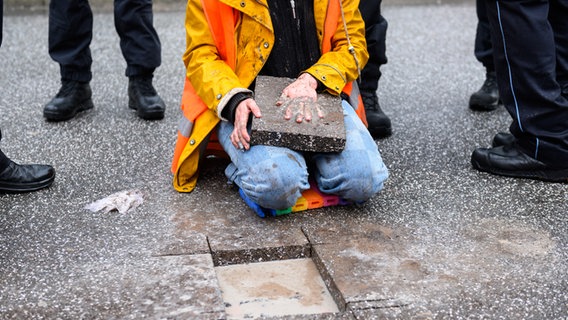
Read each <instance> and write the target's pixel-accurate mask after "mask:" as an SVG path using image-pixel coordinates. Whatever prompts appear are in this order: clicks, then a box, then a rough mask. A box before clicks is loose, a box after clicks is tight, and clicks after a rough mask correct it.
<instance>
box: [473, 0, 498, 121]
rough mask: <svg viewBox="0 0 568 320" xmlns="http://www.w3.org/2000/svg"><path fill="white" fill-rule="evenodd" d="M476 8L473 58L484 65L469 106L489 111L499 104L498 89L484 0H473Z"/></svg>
mask: <svg viewBox="0 0 568 320" xmlns="http://www.w3.org/2000/svg"><path fill="white" fill-rule="evenodd" d="M475 4H476V8H477V29H476V33H475V46H474V54H475V58H476V59H477V60H478V61H479V62H481V64H483V66H484V67H485V81H484V82H483V85H482V86H481V88H480V89H479V90H478V91H476V92H474V93H473V94H472V95H471V97H470V98H469V107H470V108H471V109H473V110H477V111H491V110H495V109H496V108H497V107H498V106H499V89H498V88H497V78H496V75H495V65H494V62H493V46H492V43H491V26H490V25H489V18H488V17H487V8H486V4H485V0H477V1H476V2H475Z"/></svg>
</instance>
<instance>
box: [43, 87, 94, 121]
mask: <svg viewBox="0 0 568 320" xmlns="http://www.w3.org/2000/svg"><path fill="white" fill-rule="evenodd" d="M91 96H92V91H91V86H90V85H89V83H88V82H79V81H73V80H62V81H61V89H59V92H58V93H57V95H56V96H55V97H54V98H53V99H51V101H49V102H48V103H47V104H46V105H45V107H44V108H43V116H44V117H45V118H46V119H47V120H49V121H65V120H69V119H72V118H73V117H75V115H77V113H78V112H81V111H85V110H88V109H92V108H93V100H91Z"/></svg>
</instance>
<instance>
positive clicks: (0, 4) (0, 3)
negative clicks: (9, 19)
mask: <svg viewBox="0 0 568 320" xmlns="http://www.w3.org/2000/svg"><path fill="white" fill-rule="evenodd" d="M3 19H4V0H0V46H1V45H2V24H3V21H2V20H3Z"/></svg>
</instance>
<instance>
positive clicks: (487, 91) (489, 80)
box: [469, 71, 500, 111]
mask: <svg viewBox="0 0 568 320" xmlns="http://www.w3.org/2000/svg"><path fill="white" fill-rule="evenodd" d="M499 101H500V100H499V88H498V87H497V76H496V75H495V72H494V71H493V72H487V74H486V75H485V81H484V82H483V85H482V86H481V88H480V89H479V90H477V91H476V92H474V93H473V94H472V95H471V97H470V98H469V108H470V109H472V110H476V111H492V110H495V109H497V107H499Z"/></svg>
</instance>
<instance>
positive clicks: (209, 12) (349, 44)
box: [172, 0, 368, 192]
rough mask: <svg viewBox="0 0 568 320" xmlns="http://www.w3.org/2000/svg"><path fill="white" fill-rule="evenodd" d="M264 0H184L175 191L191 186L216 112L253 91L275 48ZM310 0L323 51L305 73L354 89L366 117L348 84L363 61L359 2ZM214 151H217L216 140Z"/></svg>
mask: <svg viewBox="0 0 568 320" xmlns="http://www.w3.org/2000/svg"><path fill="white" fill-rule="evenodd" d="M267 1H268V0H189V1H188V2H187V10H186V21H185V28H186V36H187V48H186V51H185V54H184V55H183V61H184V63H185V66H186V71H187V72H186V81H185V87H184V92H183V96H182V102H181V109H182V111H183V117H182V119H181V120H180V124H179V128H178V140H177V143H176V148H175V152H174V158H173V161H172V172H173V174H174V179H173V185H174V188H175V189H176V190H177V191H179V192H191V191H192V190H193V189H194V188H195V184H196V182H197V176H198V165H199V160H200V159H201V155H202V154H204V153H205V152H206V148H207V147H208V146H207V144H208V143H209V145H211V144H212V143H211V141H212V140H214V139H215V137H211V133H212V132H213V129H214V128H215V126H216V125H217V124H218V123H219V121H220V120H221V111H222V110H223V108H224V107H225V106H226V105H227V103H228V101H229V100H230V99H231V97H233V96H234V95H235V94H236V93H239V92H250V91H249V90H248V87H249V86H250V84H251V83H252V82H253V81H254V79H255V78H256V76H257V75H258V73H259V72H260V70H261V69H262V67H263V66H264V63H265V62H266V60H267V58H268V55H269V54H270V51H271V50H272V47H273V45H274V30H273V28H272V23H271V19H270V12H269V11H268V4H267ZM313 1H314V17H315V23H316V28H317V35H318V40H319V42H320V46H321V51H322V56H321V57H320V59H319V60H318V62H317V63H316V64H315V65H313V66H311V67H310V68H308V69H307V70H305V71H304V72H308V73H310V74H311V75H312V76H314V77H315V78H316V79H318V80H319V81H320V82H321V83H323V84H324V85H325V87H326V89H327V91H328V92H329V93H331V94H334V95H339V94H340V93H341V92H342V91H344V92H346V93H347V94H350V95H351V99H350V100H353V95H355V96H356V98H355V101H358V102H359V103H356V104H355V106H354V107H355V109H356V111H357V113H358V114H359V116H360V117H361V118H362V120H363V122H365V123H366V120H365V117H364V108H363V106H362V103H360V99H359V98H358V92H355V91H357V90H355V88H354V87H356V86H352V82H353V81H354V80H355V79H356V78H357V77H358V75H359V74H358V72H359V70H360V69H362V68H363V67H364V65H365V64H366V63H367V60H368V52H367V49H366V43H365V26H364V22H363V20H362V18H361V14H360V13H359V10H358V5H359V1H358V0H313ZM340 1H341V2H340ZM342 11H343V17H344V18H345V21H346V22H347V23H346V25H347V31H346V30H345V28H344V23H343V20H342ZM192 84H195V85H192ZM359 106H360V107H359ZM213 136H214V135H213ZM214 149H215V148H214ZM216 150H217V151H221V152H222V149H221V148H220V147H219V146H218V145H217V147H216Z"/></svg>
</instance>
